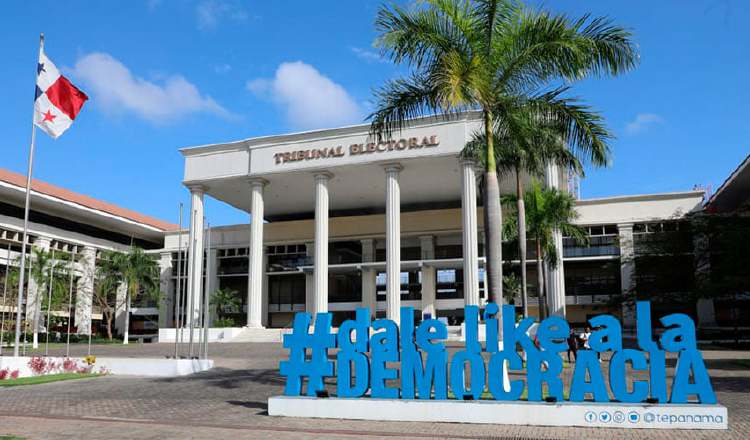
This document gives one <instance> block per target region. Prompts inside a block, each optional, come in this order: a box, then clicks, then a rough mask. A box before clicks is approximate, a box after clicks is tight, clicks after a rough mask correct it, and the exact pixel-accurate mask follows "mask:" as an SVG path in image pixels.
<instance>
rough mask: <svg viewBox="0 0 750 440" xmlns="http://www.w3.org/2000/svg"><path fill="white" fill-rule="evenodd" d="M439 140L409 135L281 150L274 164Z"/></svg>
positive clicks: (397, 148) (400, 148)
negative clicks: (375, 140) (348, 143)
mask: <svg viewBox="0 0 750 440" xmlns="http://www.w3.org/2000/svg"><path fill="white" fill-rule="evenodd" d="M438 145H440V140H439V139H438V137H437V136H436V135H431V136H423V137H410V138H403V139H397V140H388V141H381V142H367V143H356V144H351V145H349V147H348V148H344V146H342V145H338V146H331V147H322V148H308V149H299V150H292V151H282V152H279V153H275V154H274V155H273V159H274V163H275V164H276V165H283V164H285V163H289V162H300V161H309V160H324V159H332V158H336V157H344V156H345V155H347V154H348V155H349V156H360V155H367V154H378V153H388V152H391V151H403V150H414V149H420V148H430V147H437V146H438Z"/></svg>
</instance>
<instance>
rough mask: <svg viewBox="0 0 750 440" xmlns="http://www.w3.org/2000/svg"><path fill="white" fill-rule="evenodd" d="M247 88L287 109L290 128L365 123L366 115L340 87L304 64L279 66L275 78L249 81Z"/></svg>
mask: <svg viewBox="0 0 750 440" xmlns="http://www.w3.org/2000/svg"><path fill="white" fill-rule="evenodd" d="M246 87H247V89H248V90H249V91H250V92H252V93H254V94H255V95H257V96H260V97H263V98H267V99H271V100H272V101H274V102H276V103H277V104H278V105H279V106H280V107H282V108H284V109H285V111H286V114H287V120H288V121H289V123H290V125H292V126H294V127H296V128H300V129H311V128H324V127H332V126H338V125H346V124H351V123H355V122H361V120H362V112H361V109H360V108H359V106H358V105H357V103H356V102H355V101H354V99H353V98H352V97H351V96H350V95H349V93H347V91H346V90H345V89H344V88H343V87H342V86H341V85H339V84H336V83H335V82H333V81H332V80H331V79H330V78H328V77H326V76H324V75H322V74H321V73H320V72H318V71H317V70H316V69H315V68H314V67H313V66H311V65H309V64H305V63H303V62H301V61H296V62H286V63H282V64H281V65H279V67H278V69H276V74H275V76H274V77H273V78H258V79H254V80H251V81H248V82H247V85H246Z"/></svg>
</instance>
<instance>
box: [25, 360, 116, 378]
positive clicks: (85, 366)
mask: <svg viewBox="0 0 750 440" xmlns="http://www.w3.org/2000/svg"><path fill="white" fill-rule="evenodd" d="M95 364H96V357H95V356H86V357H84V358H83V359H82V360H78V359H72V358H63V359H61V360H55V358H46V357H41V356H34V357H32V358H31V359H29V362H28V366H29V369H30V370H31V373H32V375H34V376H45V375H50V374H62V373H78V374H92V373H94V365H95ZM107 372H108V371H106V369H105V368H104V367H100V368H99V371H97V372H96V373H97V374H106V373H107ZM16 377H18V375H16Z"/></svg>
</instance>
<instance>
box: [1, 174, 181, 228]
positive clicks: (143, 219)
mask: <svg viewBox="0 0 750 440" xmlns="http://www.w3.org/2000/svg"><path fill="white" fill-rule="evenodd" d="M0 182H5V183H8V184H11V185H14V186H18V187H21V188H25V187H26V176H25V175H23V174H19V173H15V172H13V171H9V170H6V169H2V168H0ZM31 190H32V192H36V193H39V194H44V195H46V196H49V197H54V198H57V199H60V200H62V201H65V202H69V203H74V204H76V205H80V206H82V207H86V208H89V209H93V210H95V211H100V212H102V213H106V214H109V215H113V216H117V217H121V218H124V219H127V220H130V221H132V222H136V223H140V224H143V225H146V226H150V227H152V228H157V229H160V230H162V231H173V230H177V229H178V226H177V225H175V224H173V223H169V222H165V221H162V220H159V219H157V218H154V217H150V216H147V215H144V214H141V213H138V212H135V211H132V210H130V209H126V208H122V207H120V206H117V205H113V204H112V203H108V202H105V201H103V200H98V199H95V198H93V197H89V196H87V195H83V194H79V193H76V192H73V191H70V190H67V189H65V188H61V187H59V186H55V185H52V184H49V183H47V182H43V181H41V180H37V179H32V180H31Z"/></svg>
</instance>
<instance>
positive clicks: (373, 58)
mask: <svg viewBox="0 0 750 440" xmlns="http://www.w3.org/2000/svg"><path fill="white" fill-rule="evenodd" d="M349 49H350V50H351V51H352V52H354V55H356V56H357V58H360V59H362V60H365V61H367V62H368V63H387V62H388V60H387V59H385V58H383V57H381V56H380V54H379V53H377V52H373V51H371V50H367V49H362V48H361V47H354V46H352V47H350V48H349Z"/></svg>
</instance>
